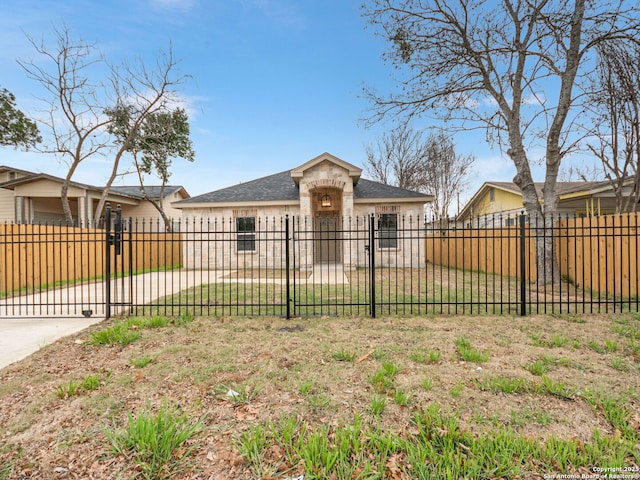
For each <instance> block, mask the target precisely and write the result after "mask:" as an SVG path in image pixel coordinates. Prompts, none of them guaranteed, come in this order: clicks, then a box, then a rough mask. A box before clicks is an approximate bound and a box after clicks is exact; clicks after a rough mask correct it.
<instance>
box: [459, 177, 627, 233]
mask: <svg viewBox="0 0 640 480" xmlns="http://www.w3.org/2000/svg"><path fill="white" fill-rule="evenodd" d="M543 186H544V183H543V182H536V183H535V187H536V191H537V193H538V198H539V199H540V201H541V202H542V199H543V195H542V187H543ZM627 187H629V186H627ZM556 189H557V192H558V215H562V216H565V215H567V216H576V217H587V216H593V215H605V214H608V213H614V212H615V209H616V198H615V194H614V192H613V187H612V186H611V183H610V182H609V181H606V180H605V181H598V182H558V183H557V187H556ZM627 194H628V192H627ZM523 210H524V205H523V203H522V192H521V191H520V189H519V188H518V186H517V185H516V184H515V183H512V182H485V183H484V184H483V185H482V186H481V187H480V189H479V190H478V191H477V192H476V193H475V194H474V195H473V197H472V198H471V200H469V202H467V204H466V205H465V206H464V208H463V209H462V210H461V211H460V213H459V214H458V218H457V220H458V225H459V226H464V227H469V226H474V227H476V226H477V227H491V226H508V225H514V224H515V222H516V217H517V215H518V214H520V213H521V212H522V211H523Z"/></svg>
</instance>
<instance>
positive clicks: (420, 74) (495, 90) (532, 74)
mask: <svg viewBox="0 0 640 480" xmlns="http://www.w3.org/2000/svg"><path fill="white" fill-rule="evenodd" d="M639 11H640V7H639V6H638V4H637V2H636V0H614V1H613V2H609V3H607V4H604V5H603V4H601V3H600V2H592V1H588V0H530V1H526V2H520V1H515V0H498V1H496V2H486V1H482V0H475V1H474V0H367V1H366V4H365V6H364V13H365V16H367V18H368V19H369V22H370V23H371V24H373V25H374V26H375V27H376V28H377V31H378V32H380V34H381V35H383V36H384V37H385V38H386V39H387V40H388V41H389V42H390V43H391V45H392V48H391V50H390V51H389V52H388V53H387V55H386V57H385V58H386V59H387V60H388V61H390V62H391V63H392V64H393V65H395V66H396V67H397V69H398V71H399V72H400V73H401V74H403V73H404V74H406V76H405V77H402V78H401V79H400V84H401V88H400V91H399V93H395V94H391V95H389V96H386V95H379V94H377V93H376V92H375V91H372V90H369V91H368V92H367V93H368V95H369V97H370V98H371V100H372V103H373V108H374V115H373V116H372V118H371V120H372V121H375V120H377V119H379V118H381V117H384V116H386V115H388V114H396V115H400V114H403V115H408V116H409V117H411V116H416V115H422V114H425V113H427V112H429V113H432V114H434V115H436V116H438V117H440V118H442V119H443V120H445V121H446V122H448V123H447V125H449V126H451V127H454V126H455V127H456V128H471V127H473V126H475V127H482V128H486V132H487V137H488V139H489V140H490V141H494V142H497V143H498V145H500V146H501V148H502V147H504V148H505V149H506V153H507V154H508V155H509V157H510V158H511V159H512V161H513V163H514V165H515V167H516V171H517V174H516V176H515V178H514V182H515V183H516V185H518V187H519V188H520V190H521V191H522V195H523V203H524V206H525V208H526V210H527V212H528V213H529V216H530V218H531V219H532V221H533V222H534V223H536V224H537V225H538V226H540V227H542V226H543V225H544V226H545V228H551V227H552V223H553V215H554V214H555V213H556V212H557V194H556V182H557V176H558V171H559V168H560V163H561V160H562V158H563V157H564V156H565V155H566V154H567V153H568V152H570V151H571V150H572V148H574V147H575V145H576V137H574V136H573V135H572V134H573V133H575V129H574V127H576V126H577V123H576V114H577V113H578V112H577V111H576V110H575V109H576V107H577V106H578V105H577V103H578V102H577V100H578V99H579V98H580V96H581V94H582V93H583V92H584V90H583V88H582V87H583V86H585V85H584V81H585V80H587V79H588V76H589V74H590V73H591V72H590V70H593V66H592V63H591V64H590V63H589V55H590V53H591V52H592V50H593V49H594V48H595V47H596V46H598V45H600V44H601V43H603V42H605V41H609V40H611V39H613V38H629V39H631V40H632V41H637V37H638V32H639V28H640V19H639ZM539 144H542V145H543V146H544V150H545V157H544V162H545V167H546V171H545V182H544V188H543V203H544V212H543V208H542V203H541V202H540V199H539V198H538V195H537V192H536V188H535V185H534V181H533V176H532V172H531V161H532V158H530V156H529V153H528V152H529V151H530V149H531V148H532V147H535V146H538V145H539ZM543 222H544V223H543ZM552 246H553V238H552V236H551V235H545V238H544V240H542V241H541V243H538V245H537V247H538V248H543V249H545V250H546V251H552ZM537 258H538V259H539V264H538V267H539V268H538V269H537V271H538V272H539V273H540V275H542V276H541V277H539V280H540V281H548V280H552V279H553V280H558V279H559V274H558V272H559V269H558V268H555V265H554V264H553V263H554V262H555V259H554V258H553V257H552V256H551V255H538V256H537ZM543 272H544V274H543ZM552 272H553V273H554V276H553V277H552V276H551V273H552Z"/></svg>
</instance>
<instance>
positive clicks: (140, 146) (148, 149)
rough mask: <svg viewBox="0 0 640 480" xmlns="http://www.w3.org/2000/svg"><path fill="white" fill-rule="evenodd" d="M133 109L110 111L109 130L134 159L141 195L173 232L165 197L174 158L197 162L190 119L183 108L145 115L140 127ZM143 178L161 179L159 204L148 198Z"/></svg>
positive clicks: (124, 107)
mask: <svg viewBox="0 0 640 480" xmlns="http://www.w3.org/2000/svg"><path fill="white" fill-rule="evenodd" d="M133 110H134V109H133V108H132V107H131V106H120V107H117V108H115V109H111V110H107V112H106V113H107V115H108V116H109V117H110V118H112V123H111V124H110V125H109V131H110V133H112V134H113V135H115V136H116V137H117V138H118V140H117V141H118V143H120V144H122V145H124V144H126V150H127V151H128V152H129V153H131V155H132V156H133V164H134V167H135V169H136V172H137V174H138V179H139V181H140V190H141V191H142V194H143V195H144V197H145V199H146V200H147V201H148V202H150V203H151V204H152V205H153V206H154V207H155V208H156V210H158V212H159V213H160V215H161V216H162V219H163V221H164V225H165V228H166V229H167V230H168V231H170V230H171V229H172V225H171V219H169V218H168V217H167V215H166V213H165V211H164V208H163V204H162V198H163V197H164V188H165V186H166V184H167V182H168V180H169V177H170V176H171V164H172V161H173V159H176V158H183V159H185V160H188V161H190V162H193V161H194V159H195V152H194V150H193V143H192V141H191V139H190V137H189V134H190V129H189V116H188V115H187V112H186V111H185V110H184V109H182V108H176V109H174V110H173V111H167V112H154V113H152V114H150V115H148V116H146V117H145V119H144V121H143V122H142V123H141V124H140V125H136V122H135V121H134V118H135V117H134V116H133V115H132V111H133ZM144 175H156V176H157V177H158V178H160V180H161V182H162V184H161V187H160V196H159V198H160V201H157V199H155V198H151V197H150V196H149V195H148V193H147V191H146V189H145V182H144Z"/></svg>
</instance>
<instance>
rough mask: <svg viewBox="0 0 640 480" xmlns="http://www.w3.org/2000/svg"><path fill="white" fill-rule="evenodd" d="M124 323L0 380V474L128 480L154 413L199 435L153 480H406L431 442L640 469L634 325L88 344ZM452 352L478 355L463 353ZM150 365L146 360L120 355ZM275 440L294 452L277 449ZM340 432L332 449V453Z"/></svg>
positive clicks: (489, 323) (285, 326)
mask: <svg viewBox="0 0 640 480" xmlns="http://www.w3.org/2000/svg"><path fill="white" fill-rule="evenodd" d="M582 320H583V321H582ZM122 322H123V321H111V322H105V323H103V324H101V325H96V326H93V327H91V328H90V329H88V330H86V331H85V332H82V333H81V334H79V335H76V336H72V337H68V338H65V339H62V340H60V341H58V342H57V343H55V344H53V345H51V346H48V347H45V348H43V349H42V350H41V351H39V352H37V353H35V354H34V355H32V356H31V357H29V358H27V359H25V360H23V361H21V362H19V363H17V364H14V365H11V366H9V367H7V368H5V369H3V370H2V371H0V385H2V387H1V388H0V432H1V433H0V442H1V444H0V464H1V465H3V468H2V469H0V479H3V480H4V479H9V478H11V479H13V478H16V479H17V478H24V477H29V476H32V477H37V478H43V479H49V478H50V479H54V478H61V476H63V475H67V476H68V477H70V478H89V477H93V478H118V477H119V476H120V477H122V478H136V477H141V476H142V475H143V471H142V467H140V465H139V464H138V466H136V463H135V458H136V457H135V454H134V451H133V450H127V449H125V448H121V449H120V450H118V448H119V447H118V448H114V445H113V438H114V436H116V435H122V432H124V431H125V429H126V428H128V427H127V426H131V425H132V424H133V423H134V420H135V419H136V418H137V417H136V415H137V414H138V413H137V412H143V411H144V412H148V418H150V419H152V420H153V419H156V420H157V419H158V412H162V411H163V410H161V409H162V408H166V409H170V410H169V411H171V412H172V415H173V416H174V417H175V418H179V419H180V421H181V422H182V424H184V425H187V426H190V425H194V424H195V423H196V422H197V425H198V428H197V429H196V428H194V429H193V436H192V437H188V438H185V439H184V441H183V442H182V443H180V444H178V445H177V446H176V447H175V451H172V452H171V455H169V457H170V462H171V463H170V465H168V466H166V467H163V466H162V465H160V466H159V467H158V468H157V469H155V470H154V472H160V473H156V475H157V476H158V477H157V478H162V475H163V472H168V474H169V473H170V474H171V478H287V476H289V477H293V476H294V474H295V475H301V474H305V475H306V476H305V479H306V478H323V476H324V475H330V474H331V472H333V473H335V477H336V478H415V477H412V474H411V472H413V473H415V471H416V470H415V468H417V467H415V466H414V463H412V462H418V463H420V462H425V461H427V460H428V459H427V460H425V459H424V458H423V459H422V460H420V458H422V457H421V456H423V455H427V456H428V455H431V454H433V455H436V453H437V455H438V456H439V457H442V458H445V457H446V454H445V453H446V452H445V453H443V452H435V450H434V452H435V453H429V452H430V451H431V450H429V449H427V450H425V448H427V447H426V446H425V445H426V444H423V443H421V442H423V441H424V438H427V437H428V438H430V439H431V440H430V443H429V445H431V446H433V445H436V444H438V442H436V437H437V438H438V439H440V440H442V442H443V444H442V445H443V448H444V446H445V445H446V444H447V442H446V441H451V442H453V444H454V445H458V447H456V448H462V450H461V451H459V452H458V453H457V454H455V455H453V456H452V457H451V460H450V461H451V462H453V461H454V458H457V457H460V455H463V456H466V457H467V461H466V462H467V465H468V466H469V465H472V464H473V462H472V461H471V460H472V459H473V458H475V459H479V458H480V457H481V456H488V457H490V456H491V455H489V453H487V452H491V451H492V450H491V449H499V448H502V447H499V446H498V445H497V444H494V443H491V442H493V441H494V440H492V439H501V440H500V441H503V442H505V445H513V446H514V448H515V447H516V446H517V448H519V449H521V450H518V452H519V453H517V454H516V453H513V452H512V453H510V454H508V455H507V454H504V455H505V457H504V458H503V460H504V462H505V465H501V466H497V467H496V468H502V469H503V470H496V472H497V471H501V472H503V476H507V477H509V476H518V475H521V476H522V475H525V474H542V473H548V472H555V471H562V472H567V471H584V469H588V465H583V464H582V463H580V461H578V460H577V458H579V455H580V454H581V452H582V454H583V455H584V459H586V460H584V461H585V462H586V461H591V460H589V459H596V460H592V461H599V462H609V463H610V464H612V465H613V464H615V463H616V462H618V463H619V462H624V463H625V464H627V465H629V464H633V463H635V464H637V463H638V462H639V458H638V454H637V450H636V453H635V454H634V453H632V452H633V451H634V448H637V446H638V444H640V417H639V416H638V414H637V413H636V412H638V411H640V375H638V373H640V358H639V357H638V349H637V340H638V338H637V332H638V331H639V330H640V327H639V326H640V319H639V318H638V317H637V316H634V315H625V316H620V315H617V316H615V317H614V316H597V315H593V316H585V317H582V319H581V321H580V322H576V321H575V319H574V318H569V317H567V318H562V317H561V318H553V317H547V316H534V317H529V318H519V317H489V316H486V317H462V316H460V317H421V318H377V319H371V318H304V319H303V318H299V319H294V320H290V321H287V320H284V319H279V318H259V319H250V318H195V319H191V318H188V317H183V318H182V319H171V321H168V322H166V324H164V323H163V325H157V328H151V326H152V325H150V324H149V323H148V322H144V321H133V322H132V321H131V320H129V321H127V322H125V323H127V324H128V325H130V326H133V327H132V328H135V331H136V332H137V333H139V334H140V336H139V338H138V339H136V340H134V341H132V342H131V343H127V344H123V343H120V342H118V341H117V340H116V341H115V342H114V343H112V344H106V345H99V344H95V342H93V341H92V339H95V338H96V334H97V332H100V331H104V330H105V329H107V328H113V327H114V325H116V324H119V323H122ZM117 328H123V327H117ZM554 339H555V340H554ZM559 339H561V340H562V341H560V340H559ZM461 345H462V346H463V347H464V346H466V347H469V348H472V349H474V350H475V351H477V352H480V353H481V354H482V355H483V357H482V359H481V360H482V361H473V360H471V361H466V360H464V358H465V357H463V356H462V355H461ZM607 345H616V348H615V349H614V348H606V346H607ZM596 346H598V347H599V348H595V347H596ZM600 347H602V348H600ZM485 354H486V356H484V355H485ZM145 358H146V359H153V361H148V362H142V364H140V363H138V362H135V361H132V359H145ZM466 358H473V356H472V357H466ZM621 361H624V366H625V368H624V369H622V368H619V365H620V364H621ZM134 364H136V365H134ZM616 366H618V368H616ZM90 377H98V378H99V379H100V383H99V385H97V386H96V388H92V389H88V388H86V389H81V391H79V392H78V393H76V394H74V395H59V394H56V391H57V390H58V391H59V387H60V386H61V385H62V386H67V387H68V385H69V384H70V382H73V381H81V380H83V379H86V378H90ZM429 422H432V423H433V424H430V423H429ZM142 423H143V424H144V422H142ZM447 425H448V426H447ZM356 431H357V432H359V433H358V434H357V435H356V434H355V433H354V432H356ZM160 433H162V432H160ZM286 435H289V437H290V438H289V440H290V441H289V443H288V444H282V443H280V442H281V439H283V438H285V436H286ZM423 437H424V438H423ZM142 438H144V436H142ZM337 438H340V439H342V440H341V442H343V444H344V445H347V446H348V448H346V447H344V445H343V447H344V448H346V450H345V451H341V450H340V449H338V450H336V451H335V452H334V451H333V450H332V449H333V447H334V445H333V443H332V442H335V441H336V439H337ZM276 439H279V440H277V441H276ZM445 440H446V441H445ZM303 441H304V442H305V445H308V444H309V442H310V441H313V442H316V443H317V448H318V449H319V450H318V451H317V452H315V454H317V459H316V460H317V461H318V462H320V461H326V460H327V459H326V458H325V460H322V456H323V455H325V456H326V455H329V456H331V455H333V456H332V457H331V458H334V460H335V464H334V465H335V467H334V469H333V470H331V472H329V473H327V471H323V470H321V469H319V467H317V466H316V465H315V464H314V463H313V462H314V460H313V459H312V458H311V457H310V455H314V453H313V452H311V451H308V450H309V449H308V448H307V447H305V449H303V448H302V447H301V446H300V445H301V443H300V442H303ZM297 442H298V443H297ZM559 442H560V443H559ZM561 442H570V443H561ZM459 445H463V447H459ZM567 445H573V446H574V447H572V448H575V449H576V452H577V453H575V455H577V456H576V457H574V456H571V455H574V454H571V455H569V454H568V453H567V454H566V455H567V456H566V458H565V460H566V461H565V463H562V462H559V463H558V464H557V465H554V464H547V463H545V459H546V458H547V457H545V455H548V451H549V449H552V450H553V449H554V448H556V449H557V450H562V449H565V450H567V448H568V447H567ZM431 446H429V447H428V448H431ZM343 447H341V448H343ZM132 448H133V447H132ZM336 448H338V447H336ZM505 448H506V447H505ZM465 449H469V452H467V451H466V450H465ZM474 449H475V450H474ZM545 449H546V450H545ZM581 449H582V450H581ZM569 450H571V449H569ZM496 451H497V450H496ZM505 451H507V450H505ZM385 452H386V453H385ZM482 452H484V453H482ZM545 452H547V453H545ZM630 452H631V453H630ZM334 453H335V455H334ZM343 454H344V456H345V457H344V458H345V462H346V459H347V458H350V459H351V463H350V465H351V467H353V468H355V467H354V462H355V460H354V459H355V458H361V459H362V462H363V463H361V464H359V465H360V466H359V467H358V468H359V470H357V471H356V470H353V471H347V464H348V463H349V462H346V463H345V465H344V466H340V465H342V464H341V463H340V462H341V461H342V460H341V458H342V456H341V455H343ZM494 454H495V452H494V453H493V454H492V455H494ZM456 455H457V457H456ZM634 455H635V456H634ZM169 457H168V458H169ZM187 457H188V458H187ZM620 457H622V458H621V459H620ZM145 458H146V457H145ZM327 458H328V457H327ZM483 458H484V457H483ZM516 458H518V459H519V460H516ZM520 458H522V459H521V460H520ZM367 459H369V460H367ZM374 460H375V461H374ZM145 461H146V460H145ZM167 461H169V460H167ZM367 462H369V463H367ZM427 464H429V462H428V461H427ZM145 465H146V464H145ZM431 465H432V467H433V468H436V464H435V463H431ZM449 466H451V465H449ZM507 466H508V467H509V468H507ZM592 466H595V467H602V466H606V465H602V464H598V465H592ZM145 468H146V467H145ZM154 468H155V467H154ZM456 468H457V467H456ZM465 468H466V467H465ZM474 468H475V469H476V470H473V471H471V470H460V471H459V473H460V474H461V475H467V476H469V475H472V476H473V475H480V476H481V472H482V471H483V469H488V468H490V467H489V466H487V465H484V464H477V465H475V466H474ZM341 469H342V470H341ZM412 469H413V470H412ZM176 472H180V473H176ZM339 472H342V473H339ZM394 472H395V473H394ZM434 472H437V471H436V470H433V471H431V473H430V474H434ZM478 472H480V473H478ZM428 474H429V472H427V471H425V473H424V475H428ZM367 475H369V477H367ZM393 475H396V476H395V477H394V476H393ZM486 475H487V476H490V473H489V472H488V471H487V472H486ZM494 476H495V475H494ZM425 478H427V477H425Z"/></svg>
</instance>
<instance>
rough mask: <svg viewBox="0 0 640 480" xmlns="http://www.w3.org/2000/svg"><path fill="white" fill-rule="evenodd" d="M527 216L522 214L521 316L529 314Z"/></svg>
mask: <svg viewBox="0 0 640 480" xmlns="http://www.w3.org/2000/svg"><path fill="white" fill-rule="evenodd" d="M524 221H525V215H524V212H522V213H520V316H522V317H524V316H525V315H526V314H527V299H526V293H527V279H526V266H527V262H526V253H527V252H526V249H525V228H524Z"/></svg>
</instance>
